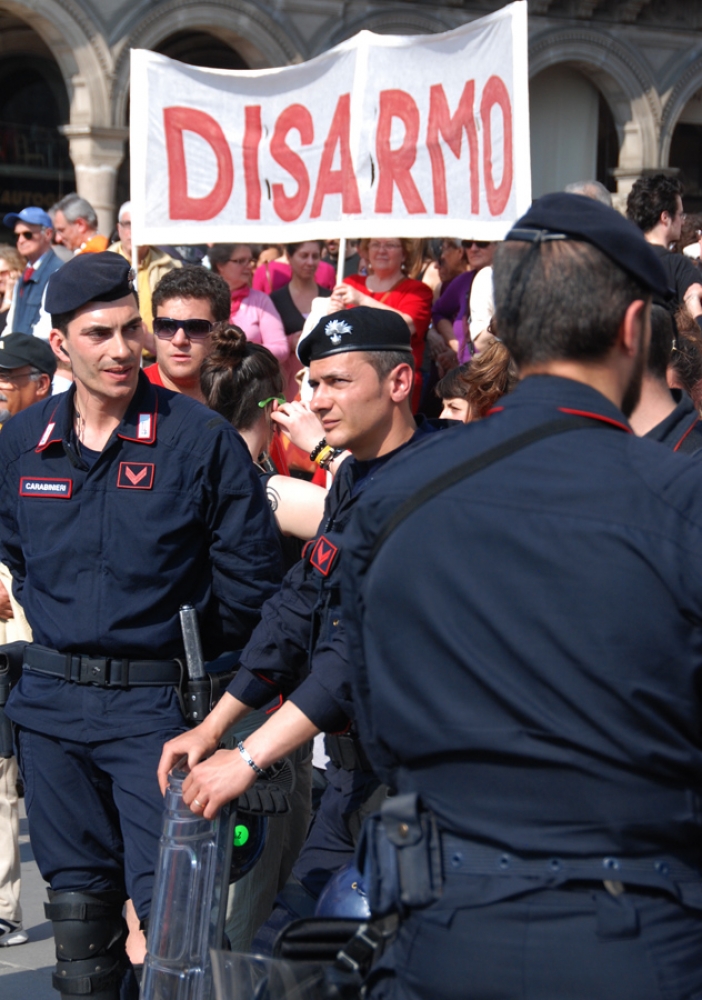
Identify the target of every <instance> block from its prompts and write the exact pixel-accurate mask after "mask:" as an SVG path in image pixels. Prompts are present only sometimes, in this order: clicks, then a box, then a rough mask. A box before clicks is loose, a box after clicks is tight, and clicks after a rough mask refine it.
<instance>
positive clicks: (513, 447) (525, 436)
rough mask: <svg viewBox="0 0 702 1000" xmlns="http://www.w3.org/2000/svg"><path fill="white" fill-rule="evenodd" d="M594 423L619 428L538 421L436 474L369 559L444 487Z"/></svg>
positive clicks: (403, 507) (581, 420) (583, 420)
mask: <svg viewBox="0 0 702 1000" xmlns="http://www.w3.org/2000/svg"><path fill="white" fill-rule="evenodd" d="M593 426H597V427H609V428H610V429H611V430H616V429H617V428H616V426H615V425H614V424H610V423H607V422H603V421H601V420H597V419H596V418H595V417H560V418H559V419H558V420H549V421H547V423H545V424H538V425H537V426H536V427H531V428H529V430H528V431H524V432H523V433H522V434H517V435H516V437H512V438H508V439H507V440H506V441H502V442H501V443H500V444H498V445H495V447H494V448H489V449H488V450H487V451H484V452H483V453H482V454H480V455H475V456H474V457H473V458H469V459H468V460H467V461H466V462H461V464H460V465H456V466H454V467H453V468H452V469H448V470H447V471H446V472H444V473H442V475H440V476H437V478H436V479H432V480H430V481H429V482H428V483H425V485H424V486H422V488H421V489H420V490H417V492H416V493H413V494H412V496H410V497H408V498H407V499H406V500H405V501H404V503H402V504H400V506H399V507H398V508H397V510H396V511H395V513H394V514H393V516H392V517H391V518H390V520H389V521H388V522H387V523H386V524H385V527H384V528H383V529H382V531H381V532H380V534H379V535H378V537H377V538H376V540H375V544H374V545H373V549H372V551H371V556H370V562H372V561H373V559H375V557H376V556H377V554H378V552H379V551H380V549H381V547H382V546H383V545H384V544H385V542H386V541H387V540H388V538H389V537H390V535H391V534H392V533H393V532H394V531H395V530H396V528H399V526H400V525H401V524H402V522H403V521H405V520H406V519H407V518H408V517H409V516H410V514H414V512H415V511H416V510H418V509H419V508H420V507H422V506H424V504H425V503H427V502H428V501H429V500H433V499H434V497H436V496H438V495H439V493H443V492H444V490H448V489H450V488H451V487H452V486H455V485H456V483H460V482H461V480H463V479H468V478H469V477H470V476H474V475H475V474H476V472H481V471H482V470H483V469H487V468H488V466H490V465H494V463H495V462H499V461H500V460H501V459H503V458H507V457H508V456H509V455H514V453H515V452H517V451H521V449H522V448H526V447H527V445H530V444H534V443H535V442H536V441H542V440H543V439H544V438H548V437H552V436H553V435H554V434H563V433H565V432H566V431H574V430H579V429H582V428H585V427H593Z"/></svg>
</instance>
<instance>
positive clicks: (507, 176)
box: [480, 76, 514, 215]
mask: <svg viewBox="0 0 702 1000" xmlns="http://www.w3.org/2000/svg"><path fill="white" fill-rule="evenodd" d="M496 104H498V105H499V106H500V110H501V111H502V134H503V136H504V138H503V142H502V180H501V181H500V184H499V187H495V178H494V177H493V175H492V124H491V120H490V115H491V112H492V109H493V108H494V107H495V105H496ZM480 118H481V120H482V123H483V172H484V174H485V194H486V196H487V203H488V208H489V209H490V213H491V215H501V214H502V212H504V210H505V206H506V205H507V202H508V201H509V196H510V194H511V191H512V177H513V173H514V164H513V162H512V105H511V104H510V100H509V93H508V91H507V87H506V86H505V85H504V82H503V81H502V80H501V79H500V77H499V76H491V77H490V79H489V80H488V82H487V83H486V84H485V90H484V91H483V96H482V100H481V101H480Z"/></svg>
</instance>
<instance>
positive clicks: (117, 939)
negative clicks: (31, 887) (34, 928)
mask: <svg viewBox="0 0 702 1000" xmlns="http://www.w3.org/2000/svg"><path fill="white" fill-rule="evenodd" d="M122 905H123V900H122V897H121V895H120V894H119V893H112V892H105V893H88V892H52V891H51V890H49V902H48V903H45V904H44V911H45V913H46V916H47V918H48V919H49V920H50V921H51V923H52V925H53V931H54V941H55V943H56V959H57V961H56V972H55V973H54V975H53V977H52V984H53V987H54V989H56V990H58V991H59V992H60V993H61V996H62V997H66V998H69V997H75V996H90V998H91V1000H119V990H120V981H121V979H122V976H123V975H124V973H125V971H126V969H127V967H128V961H127V956H126V954H125V950H124V942H125V941H126V939H127V925H126V922H125V920H124V918H123V917H122Z"/></svg>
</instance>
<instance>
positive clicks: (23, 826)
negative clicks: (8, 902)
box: [0, 800, 58, 1000]
mask: <svg viewBox="0 0 702 1000" xmlns="http://www.w3.org/2000/svg"><path fill="white" fill-rule="evenodd" d="M20 817H21V819H20V856H21V859H22V891H21V898H20V902H21V903H22V915H23V923H24V929H25V930H26V931H27V933H28V934H29V941H27V943H26V944H18V945H13V946H12V947H9V948H0V977H2V978H1V981H0V997H2V1000H56V998H57V997H58V993H56V991H55V990H54V989H53V988H52V986H51V973H52V971H53V966H54V964H55V958H54V942H53V938H52V936H51V924H50V923H49V921H48V920H47V919H46V917H45V916H44V903H45V902H46V899H47V896H46V884H45V882H44V880H43V879H42V877H41V875H40V874H39V870H38V868H37V866H36V863H35V861H34V858H33V856H32V849H31V847H30V845H29V833H28V831H27V819H26V816H25V812H24V800H20Z"/></svg>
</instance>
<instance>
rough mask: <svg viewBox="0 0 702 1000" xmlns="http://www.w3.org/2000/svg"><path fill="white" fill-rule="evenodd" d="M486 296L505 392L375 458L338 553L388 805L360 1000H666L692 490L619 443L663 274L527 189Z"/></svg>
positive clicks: (360, 702) (697, 674)
mask: <svg viewBox="0 0 702 1000" xmlns="http://www.w3.org/2000/svg"><path fill="white" fill-rule="evenodd" d="M494 281H495V304H496V317H497V329H498V330H499V335H500V337H501V339H502V340H503V341H504V343H505V345H506V346H507V347H508V349H509V350H510V351H511V353H512V355H513V357H514V358H515V361H516V363H517V365H518V367H519V370H520V375H521V382H520V384H519V386H518V387H517V388H516V389H515V391H514V392H513V393H512V394H511V395H509V396H506V397H505V398H504V399H503V400H501V405H500V408H499V411H498V412H495V413H493V414H492V415H491V416H489V417H487V418H486V419H485V420H482V421H480V422H478V423H476V424H470V425H468V426H466V427H463V428H461V429H460V430H459V431H458V432H457V433H456V435H450V436H449V437H447V438H444V435H439V436H438V438H437V441H436V443H435V444H434V446H433V447H432V448H431V449H426V448H424V449H422V450H421V453H419V452H415V453H412V452H408V454H407V456H406V457H403V458H402V459H400V460H399V461H398V462H397V463H394V464H393V467H392V468H389V469H388V470H387V474H386V476H385V477H384V480H383V489H382V491H380V490H377V491H373V493H370V492H369V493H368V494H367V496H366V497H362V498H361V500H360V502H359V504H358V505H357V508H356V511H355V515H354V521H353V523H352V525H351V526H350V530H349V532H348V533H347V540H346V547H345V549H344V563H343V583H342V588H343V601H344V614H345V615H346V620H347V629H348V642H349V654H350V656H349V659H350V663H351V664H352V668H353V671H354V682H353V683H354V694H355V704H356V711H357V721H358V725H359V728H360V732H361V738H362V740H363V742H364V746H365V747H366V749H367V752H368V755H369V757H370V759H371V761H372V763H373V765H374V767H376V768H377V770H378V771H379V773H380V775H381V776H382V777H384V778H385V780H386V781H388V782H389V783H391V784H393V785H394V786H395V788H396V790H397V793H398V794H397V795H396V796H395V797H394V798H391V799H388V800H387V804H386V805H385V806H384V807H383V809H382V810H381V814H380V818H378V819H376V820H374V821H373V822H372V823H370V824H369V825H368V826H367V828H366V830H365V831H364V838H365V845H364V850H363V851H362V852H361V856H360V860H361V861H363V862H364V867H365V874H366V875H367V879H366V889H367V890H368V892H369V895H370V897H371V906H372V909H373V910H374V912H375V913H376V914H377V913H389V912H392V911H393V910H394V911H395V912H399V913H400V925H399V931H398V933H397V936H396V938H395V940H394V942H393V943H392V944H391V945H390V947H389V949H388V950H387V951H386V953H385V955H384V956H383V958H382V960H381V961H380V962H379V963H377V964H376V966H375V968H374V970H373V972H372V974H371V980H370V985H371V989H370V991H369V992H370V995H371V996H373V997H383V998H396V997H402V998H403V1000H405V998H407V1000H416V998H419V997H422V998H428V997H432V998H441V1000H444V998H459V997H460V998H461V1000H470V998H472V997H476V998H477V997H480V998H481V1000H487V998H497V997H520V998H522V1000H537V998H538V1000H563V998H565V997H567V998H568V1000H585V998H587V1000H592V998H593V997H598V998H611V1000H615V998H616V1000H622V998H632V1000H633V998H634V997H635V998H637V1000H654V998H656V1000H660V998H661V997H666V998H667V1000H683V998H691V997H693V996H697V995H699V994H700V991H702V962H701V961H700V957H701V956H702V871H701V869H700V837H701V835H702V821H701V819H700V816H701V813H700V810H699V794H700V788H701V787H702V728H701V724H700V720H701V718H702V703H701V701H700V698H701V691H702V688H701V687H700V680H701V679H702V678H701V671H702V656H701V648H702V647H701V645H700V624H701V623H702V499H701V497H702V490H701V487H702V475H701V474H700V471H699V468H698V465H699V463H697V462H696V461H695V459H694V458H693V459H691V458H688V457H686V456H684V455H683V456H681V455H679V454H678V455H674V454H672V453H671V452H670V451H669V450H668V449H666V448H661V447H660V445H659V444H657V443H655V442H652V441H647V440H646V439H642V438H637V437H636V436H634V435H633V434H632V433H631V429H630V426H629V424H628V422H627V414H629V413H630V412H631V411H632V409H633V407H634V405H635V403H636V399H637V396H638V392H639V389H640V383H641V377H642V373H643V369H644V367H645V359H646V354H647V350H648V341H649V310H650V301H651V295H652V293H657V294H659V295H662V294H664V293H665V287H666V282H665V276H664V273H663V271H662V269H661V267H660V264H659V261H658V260H657V258H656V257H655V255H654V254H653V253H652V251H651V250H650V248H649V247H648V246H647V244H646V243H645V241H644V239H643V237H642V235H641V234H640V232H638V231H637V230H636V229H635V228H634V227H633V226H632V225H631V224H630V223H629V222H628V221H626V220H625V219H623V218H621V217H620V216H619V215H617V214H616V213H615V212H614V211H612V210H610V209H608V208H606V207H605V206H602V205H600V204H598V203H596V202H594V201H590V200H589V199H585V198H579V197H578V196H574V195H568V194H553V195H547V196H545V197H544V198H542V199H540V200H539V201H537V202H536V203H535V204H534V205H533V206H532V208H531V209H530V210H529V211H528V212H527V214H526V215H525V216H524V217H523V218H522V219H521V220H520V221H519V222H518V223H517V224H516V226H515V228H514V229H513V230H512V231H511V232H510V233H509V235H508V237H507V241H506V242H505V243H504V244H503V245H502V246H501V247H500V248H499V249H498V251H497V253H496V256H495V272H494ZM418 490H422V493H418ZM420 526H421V529H422V530H420ZM388 595H392V608H394V609H397V614H396V615H395V616H394V618H393V616H391V615H389V614H388V604H387V601H388Z"/></svg>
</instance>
